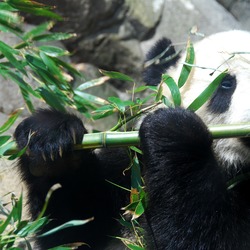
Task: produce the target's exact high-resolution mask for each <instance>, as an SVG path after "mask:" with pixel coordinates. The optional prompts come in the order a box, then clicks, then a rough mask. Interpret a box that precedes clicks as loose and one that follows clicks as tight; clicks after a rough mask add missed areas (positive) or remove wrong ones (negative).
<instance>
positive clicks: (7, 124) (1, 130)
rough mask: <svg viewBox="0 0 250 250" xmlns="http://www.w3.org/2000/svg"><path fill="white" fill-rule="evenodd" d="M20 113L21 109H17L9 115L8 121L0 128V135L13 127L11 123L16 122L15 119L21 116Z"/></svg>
mask: <svg viewBox="0 0 250 250" xmlns="http://www.w3.org/2000/svg"><path fill="white" fill-rule="evenodd" d="M21 112H22V109H18V110H16V111H15V112H13V113H12V114H10V117H9V118H8V120H7V121H6V122H5V123H4V124H3V125H2V126H1V127H0V134H2V133H3V132H5V131H7V130H8V129H9V128H10V127H11V126H12V125H13V123H14V122H15V121H16V119H17V117H18V116H19V115H20V114H21Z"/></svg>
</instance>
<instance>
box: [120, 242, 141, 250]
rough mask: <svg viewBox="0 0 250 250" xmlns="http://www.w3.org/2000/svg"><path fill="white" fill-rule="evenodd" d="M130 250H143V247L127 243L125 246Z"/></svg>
mask: <svg viewBox="0 0 250 250" xmlns="http://www.w3.org/2000/svg"><path fill="white" fill-rule="evenodd" d="M125 245H126V246H127V247H128V248H129V249H130V250H145V248H144V247H140V246H138V245H135V244H132V243H127V244H125Z"/></svg>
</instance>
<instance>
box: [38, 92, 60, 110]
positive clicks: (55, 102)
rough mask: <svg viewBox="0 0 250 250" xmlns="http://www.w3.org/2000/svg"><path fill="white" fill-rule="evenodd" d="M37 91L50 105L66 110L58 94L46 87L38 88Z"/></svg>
mask: <svg viewBox="0 0 250 250" xmlns="http://www.w3.org/2000/svg"><path fill="white" fill-rule="evenodd" d="M37 91H38V92H39V94H40V95H41V97H42V98H43V99H44V100H45V101H46V103H47V104H48V105H49V106H50V107H52V108H54V109H56V110H60V111H63V112H65V107H64V105H63V104H62V103H61V101H60V99H59V98H58V96H57V95H55V94H54V93H53V92H51V91H48V90H47V89H45V88H38V89H37Z"/></svg>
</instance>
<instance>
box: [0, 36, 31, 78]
mask: <svg viewBox="0 0 250 250" xmlns="http://www.w3.org/2000/svg"><path fill="white" fill-rule="evenodd" d="M0 51H1V52H2V54H3V55H4V56H5V57H6V58H7V59H8V60H9V61H10V63H11V64H12V65H13V66H14V67H15V68H17V69H19V70H20V71H21V72H22V73H23V74H25V75H26V72H25V71H24V70H23V65H22V64H21V63H20V62H19V61H18V60H17V59H16V58H15V56H14V55H18V54H19V52H18V51H17V50H15V49H13V48H12V47H10V46H9V45H7V44H6V43H4V42H2V41H0Z"/></svg>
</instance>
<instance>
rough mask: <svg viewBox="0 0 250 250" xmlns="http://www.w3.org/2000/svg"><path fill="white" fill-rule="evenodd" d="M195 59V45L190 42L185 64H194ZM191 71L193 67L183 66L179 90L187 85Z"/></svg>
mask: <svg viewBox="0 0 250 250" xmlns="http://www.w3.org/2000/svg"><path fill="white" fill-rule="evenodd" d="M194 58H195V53H194V47H193V44H192V43H191V41H190V40H188V43H187V49H186V59H185V63H187V64H193V63H194ZM191 70H192V66H189V65H185V64H184V65H183V66H182V69H181V73H180V77H179V79H178V87H179V88H181V87H182V86H183V85H184V84H185V82H186V81H187V79H188V76H189V74H190V72H191Z"/></svg>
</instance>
